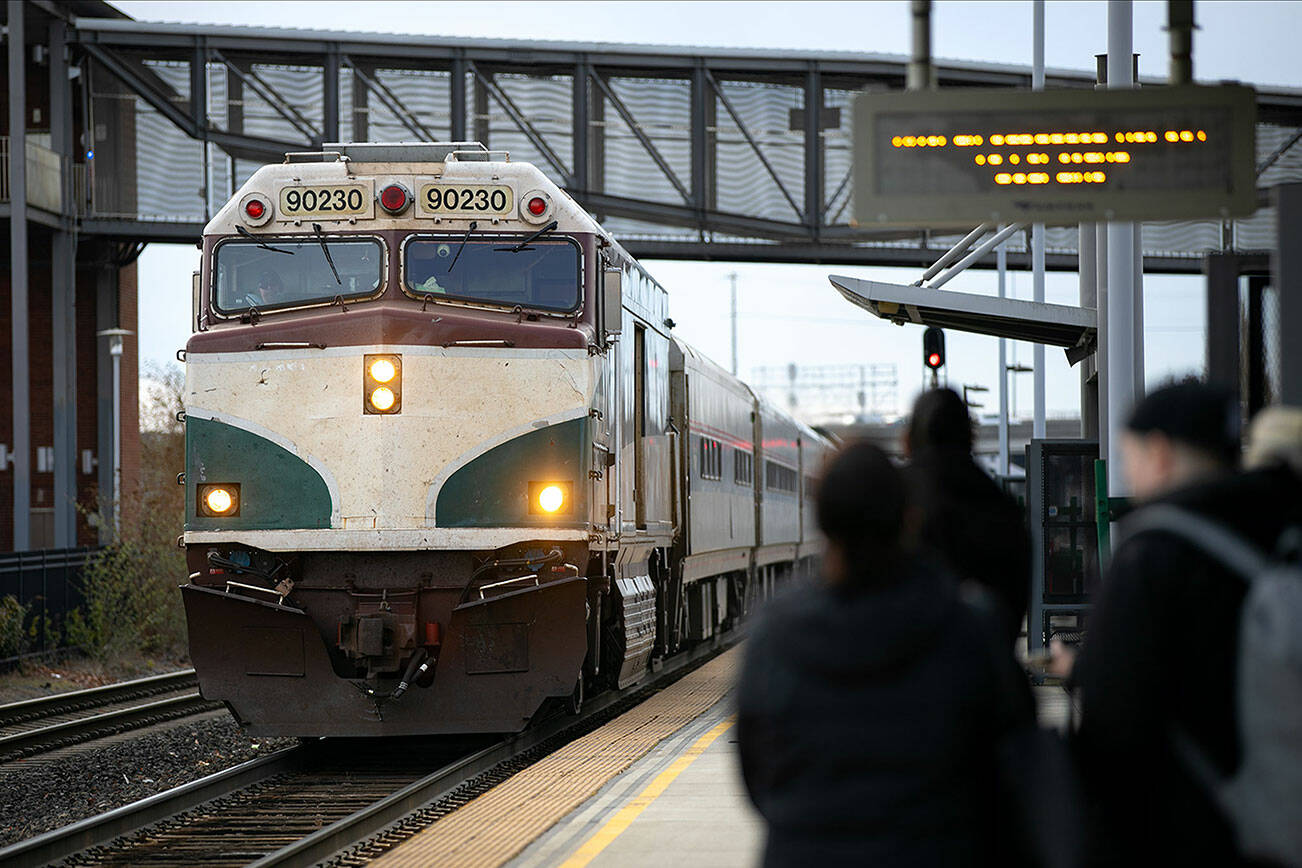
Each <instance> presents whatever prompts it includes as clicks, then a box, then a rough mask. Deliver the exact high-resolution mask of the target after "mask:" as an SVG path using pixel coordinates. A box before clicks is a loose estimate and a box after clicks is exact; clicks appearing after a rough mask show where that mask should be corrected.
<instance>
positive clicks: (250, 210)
mask: <svg viewBox="0 0 1302 868" xmlns="http://www.w3.org/2000/svg"><path fill="white" fill-rule="evenodd" d="M244 213H245V214H248V215H249V219H251V220H261V219H262V215H263V214H266V213H267V206H266V205H263V204H262V202H260V201H258V200H257V199H250V200H249V201H248V202H246V203H245V204H244Z"/></svg>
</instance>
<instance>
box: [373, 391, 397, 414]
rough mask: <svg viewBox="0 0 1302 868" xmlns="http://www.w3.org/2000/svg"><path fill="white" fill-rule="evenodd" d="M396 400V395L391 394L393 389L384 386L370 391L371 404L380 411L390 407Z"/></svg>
mask: <svg viewBox="0 0 1302 868" xmlns="http://www.w3.org/2000/svg"><path fill="white" fill-rule="evenodd" d="M396 400H397V397H396V396H395V395H394V394H393V390H392V389H387V388H385V387H384V386H381V387H380V388H378V389H376V390H375V391H374V392H372V393H371V406H372V407H374V408H375V409H377V410H379V411H381V412H383V411H385V410H389V409H391V408H392V407H393V404H394V402H395V401H396Z"/></svg>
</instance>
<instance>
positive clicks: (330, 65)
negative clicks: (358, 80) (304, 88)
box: [321, 45, 340, 144]
mask: <svg viewBox="0 0 1302 868" xmlns="http://www.w3.org/2000/svg"><path fill="white" fill-rule="evenodd" d="M339 66H340V64H339V47H338V46H336V45H331V46H330V47H329V48H327V49H326V55H325V62H324V63H323V64H322V68H321V79H322V80H321V141H322V143H323V144H324V143H325V142H337V141H339Z"/></svg>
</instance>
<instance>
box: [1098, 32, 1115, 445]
mask: <svg viewBox="0 0 1302 868" xmlns="http://www.w3.org/2000/svg"><path fill="white" fill-rule="evenodd" d="M1094 62H1095V68H1094V89H1095V90H1103V89H1104V88H1106V87H1107V86H1108V56H1107V55H1106V54H1096V55H1094ZM1094 299H1095V305H1094V307H1095V311H1096V316H1097V320H1098V326H1099V330H1098V349H1097V350H1095V352H1094V372H1095V375H1094V393H1095V396H1096V398H1097V400H1096V401H1095V404H1094V406H1095V407H1097V408H1098V426H1099V427H1098V431H1099V457H1100V458H1107V457H1108V450H1109V448H1110V446H1109V444H1110V443H1111V437H1110V436H1109V428H1110V426H1111V422H1110V419H1111V416H1110V415H1109V413H1108V329H1107V323H1108V224H1106V223H1095V224H1094Z"/></svg>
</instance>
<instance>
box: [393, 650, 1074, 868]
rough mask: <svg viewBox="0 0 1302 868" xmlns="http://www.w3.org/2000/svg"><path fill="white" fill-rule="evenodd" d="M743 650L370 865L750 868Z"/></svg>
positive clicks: (760, 831) (755, 820)
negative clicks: (738, 708) (741, 730)
mask: <svg viewBox="0 0 1302 868" xmlns="http://www.w3.org/2000/svg"><path fill="white" fill-rule="evenodd" d="M742 653H743V651H742V649H741V648H734V649H732V650H730V651H727V652H725V653H723V654H721V655H720V656H719V657H716V658H715V659H714V660H712V661H710V662H709V663H707V664H705V665H704V666H702V667H701V668H699V669H697V670H696V671H694V672H692V673H690V674H688V675H687V676H685V677H683V678H682V679H680V680H679V681H677V682H675V683H674V684H672V685H670V686H669V687H667V688H666V689H664V690H662V691H661V692H660V693H658V694H656V695H655V696H653V697H652V698H650V699H648V700H647V701H645V702H643V703H642V704H641V705H639V706H637V707H636V708H634V709H631V710H630V711H628V712H626V713H625V714H623V715H621V716H620V717H618V718H617V719H615V720H613V721H611V722H609V723H607V724H606V725H604V726H602V727H600V728H599V729H597V730H595V731H593V732H591V733H589V734H588V735H586V736H584V737H583V738H581V739H579V740H577V741H575V742H573V743H571V744H569V745H567V746H566V747H564V748H562V749H560V750H559V751H557V752H556V753H554V754H551V755H549V756H547V757H545V758H544V759H542V760H540V761H539V762H537V763H535V764H534V765H532V766H529V767H528V768H526V769H524V770H523V771H521V772H519V773H518V774H516V775H514V776H513V777H511V778H510V779H508V780H506V781H504V782H503V783H502V784H499V785H498V786H497V787H495V788H494V789H492V790H490V791H489V792H487V793H485V794H483V795H481V796H479V797H478V798H476V799H474V800H472V801H471V802H469V803H467V804H466V805H464V806H463V807H461V808H459V809H457V810H456V811H454V812H452V813H451V814H448V815H447V816H446V817H444V818H443V819H441V820H439V821H438V822H437V823H435V824H434V825H432V826H430V827H429V828H428V829H426V830H425V831H423V832H421V833H419V834H417V835H416V836H415V837H413V838H411V839H410V840H408V841H406V842H404V843H403V844H400V845H398V846H397V847H395V848H394V849H392V850H390V851H389V852H387V853H385V854H384V855H382V856H380V857H379V858H378V859H377V860H375V861H374V862H372V863H371V864H372V865H376V866H383V868H412V866H427V865H440V866H476V868H490V866H503V865H504V866H510V868H639V866H647V868H651V866H661V865H665V864H670V865H675V866H682V868H697V866H699V868H707V866H708V868H732V866H737V868H741V866H753V865H757V864H759V861H760V856H761V852H762V848H763V844H764V824H763V820H762V819H761V818H760V816H759V815H758V814H757V813H756V812H755V810H754V808H753V807H752V806H751V804H750V802H749V801H748V799H747V797H746V792H745V787H744V786H743V784H742V779H741V768H740V764H739V761H738V757H737V746H736V725H735V723H736V718H735V714H734V709H733V701H734V696H733V686H734V684H735V681H736V677H737V674H738V672H739V670H740V667H741V658H742ZM1035 693H1036V701H1037V704H1038V706H1039V710H1040V723H1041V725H1044V726H1047V727H1056V728H1061V727H1064V726H1065V725H1066V723H1067V720H1068V717H1069V715H1070V705H1069V701H1068V698H1067V694H1066V693H1064V692H1063V691H1062V690H1061V688H1058V687H1037V688H1035Z"/></svg>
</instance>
